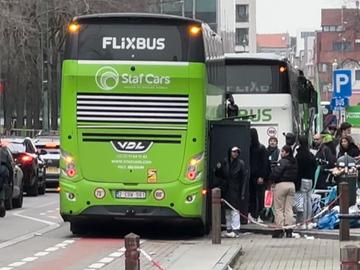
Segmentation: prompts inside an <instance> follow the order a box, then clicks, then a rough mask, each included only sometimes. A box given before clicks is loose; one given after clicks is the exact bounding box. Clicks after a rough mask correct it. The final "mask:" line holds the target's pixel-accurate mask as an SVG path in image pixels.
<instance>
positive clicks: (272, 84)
mask: <svg viewBox="0 0 360 270" xmlns="http://www.w3.org/2000/svg"><path fill="white" fill-rule="evenodd" d="M226 80H227V92H229V93H233V94H275V93H290V89H289V87H288V83H287V82H288V79H287V73H286V72H285V73H284V74H282V73H281V72H280V66H279V65H271V64H269V65H264V64H246V65H226Z"/></svg>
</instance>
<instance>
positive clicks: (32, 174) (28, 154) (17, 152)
mask: <svg viewBox="0 0 360 270" xmlns="http://www.w3.org/2000/svg"><path fill="white" fill-rule="evenodd" d="M2 142H3V143H6V144H7V147H8V148H9V150H10V151H11V153H12V155H13V157H14V159H15V161H16V163H17V164H18V165H19V167H20V168H21V170H22V171H23V174H24V179H23V183H24V191H25V192H26V194H27V195H30V196H37V195H38V194H45V189H46V185H45V178H44V177H41V176H39V165H40V164H42V163H44V161H43V160H42V159H41V157H40V155H41V154H46V151H45V150H41V151H37V150H36V147H35V145H34V144H33V142H32V141H31V139H30V138H6V139H2Z"/></svg>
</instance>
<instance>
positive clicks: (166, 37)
mask: <svg viewBox="0 0 360 270" xmlns="http://www.w3.org/2000/svg"><path fill="white" fill-rule="evenodd" d="M79 24H80V26H81V27H80V30H79V33H78V34H77V35H78V37H76V34H71V35H70V37H71V38H72V42H70V43H69V45H70V46H74V44H75V45H76V44H77V50H75V52H74V51H72V52H71V54H76V55H67V57H66V58H67V59H78V60H135V61H136V60H137V61H192V62H204V61H205V59H204V58H205V56H204V49H203V46H204V44H203V40H202V33H201V32H200V33H198V34H196V33H195V34H194V33H193V32H191V31H190V30H191V27H193V25H190V24H186V23H183V24H180V25H179V24H177V25H174V24H167V23H166V22H163V23H161V24H160V23H158V22H154V21H146V20H145V19H144V20H143V21H142V20H139V21H136V23H121V24H118V23H116V22H103V23H101V22H97V21H96V20H95V21H90V22H87V21H85V22H83V23H82V22H81V21H80V22H79ZM199 29H200V26H199ZM67 52H69V50H67Z"/></svg>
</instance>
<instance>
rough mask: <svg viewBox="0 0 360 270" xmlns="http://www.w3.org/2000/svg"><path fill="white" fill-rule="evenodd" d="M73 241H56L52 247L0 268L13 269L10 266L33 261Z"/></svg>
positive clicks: (1, 269) (2, 269)
mask: <svg viewBox="0 0 360 270" xmlns="http://www.w3.org/2000/svg"><path fill="white" fill-rule="evenodd" d="M74 242H75V240H65V241H63V242H61V243H58V244H56V245H54V246H52V247H49V248H47V249H45V251H41V252H37V253H35V254H34V255H33V256H32V257H26V258H24V259H22V260H21V261H20V262H14V263H11V264H9V265H8V266H9V267H3V268H0V270H12V269H13V268H12V267H19V266H22V265H24V264H26V263H28V262H33V261H35V260H37V259H39V257H44V256H46V255H49V254H50V253H51V252H55V251H57V250H59V247H60V246H61V247H62V248H66V247H67V246H68V245H70V244H72V243H74Z"/></svg>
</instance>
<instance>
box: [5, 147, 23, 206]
mask: <svg viewBox="0 0 360 270" xmlns="http://www.w3.org/2000/svg"><path fill="white" fill-rule="evenodd" d="M0 147H1V148H2V149H1V150H4V151H3V152H2V153H3V155H6V157H5V156H3V155H1V158H6V160H9V161H10V163H11V167H12V172H13V175H11V177H10V182H9V183H7V184H6V185H5V188H4V190H5V208H6V210H10V209H12V208H21V207H22V204H23V188H24V185H23V172H22V170H21V169H20V167H19V166H18V165H17V164H16V163H15V160H14V158H13V156H12V153H11V151H10V149H9V148H8V147H7V146H6V145H4V144H2V143H0Z"/></svg>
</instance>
